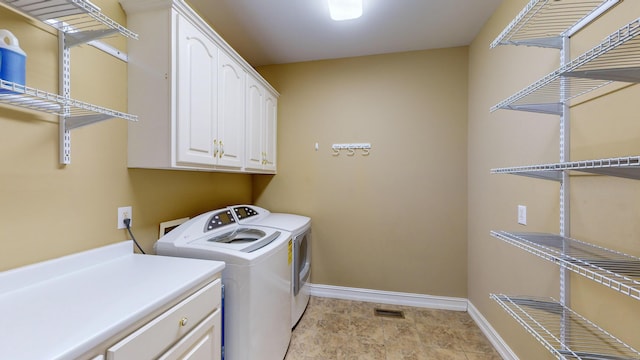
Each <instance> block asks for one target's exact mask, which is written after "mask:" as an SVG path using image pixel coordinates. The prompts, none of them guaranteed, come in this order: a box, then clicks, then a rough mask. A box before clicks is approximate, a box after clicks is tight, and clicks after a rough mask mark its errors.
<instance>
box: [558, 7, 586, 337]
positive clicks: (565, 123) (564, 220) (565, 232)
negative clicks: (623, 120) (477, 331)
mask: <svg viewBox="0 0 640 360" xmlns="http://www.w3.org/2000/svg"><path fill="white" fill-rule="evenodd" d="M585 19H586V18H585ZM586 24H587V23H585V24H584V25H582V26H585V25H586ZM576 31H577V30H576ZM570 61H571V56H570V39H569V37H568V36H563V37H562V49H561V50H560V66H561V67H564V66H565V65H566V64H567V63H568V62H570ZM568 90H569V89H568V80H567V79H566V78H564V77H561V78H560V103H561V104H562V114H561V115H560V162H561V163H564V162H567V161H569V160H570V158H571V157H570V139H571V136H570V129H571V126H570V111H569V110H570V109H569V105H568ZM569 186H570V185H569V173H568V172H567V171H562V180H561V181H560V236H565V237H569V236H571V228H570V224H571V220H570V216H571V212H570V204H569V194H570V192H569ZM565 247H566V245H565V244H563V253H566V252H567V251H568V250H569V249H566V248H565ZM570 279H571V273H570V270H568V269H566V268H562V269H560V304H561V305H562V306H563V313H562V321H561V331H560V337H561V341H560V343H561V344H566V343H567V342H566V339H565V338H566V336H567V333H570V331H571V329H570V328H569V326H570V322H569V321H568V314H567V313H566V309H567V307H568V306H569V304H570V303H571V293H570V288H571V283H570Z"/></svg>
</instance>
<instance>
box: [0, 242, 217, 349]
mask: <svg viewBox="0 0 640 360" xmlns="http://www.w3.org/2000/svg"><path fill="white" fill-rule="evenodd" d="M223 268H224V263H223V262H220V261H211V260H198V259H186V258H177V257H165V256H156V255H139V254H134V253H133V245H132V242H130V241H125V242H121V243H118V244H114V245H109V246H105V247H101V248H98V249H95V250H90V251H86V252H82V253H78V254H74V255H69V256H65V257H62V258H59V259H54V260H50V261H45V262H42V263H37V264H34V265H29V266H25V267H21V268H17V269H13V270H9V271H5V272H2V273H0V319H1V320H0V322H1V325H0V359H12V360H20V359H37V360H42V359H73V358H76V357H78V356H80V355H82V354H84V353H86V352H87V351H90V350H91V349H93V348H95V347H96V346H97V345H99V344H100V343H101V342H103V341H105V340H107V339H108V338H110V337H112V336H114V335H117V334H118V333H119V332H122V331H123V330H125V329H126V328H127V327H129V326H131V325H133V324H135V323H136V322H137V321H139V320H141V319H142V318H144V317H145V316H147V315H149V314H151V313H152V312H153V311H155V310H156V309H158V308H159V307H161V306H163V305H166V304H167V303H169V302H170V301H172V300H175V299H176V298H178V297H179V296H180V295H182V294H183V293H184V292H185V291H187V290H189V289H191V288H193V287H194V286H196V285H197V284H198V283H201V282H203V281H204V280H206V279H207V278H209V277H211V276H213V275H215V274H216V273H218V272H221V271H222V269H223Z"/></svg>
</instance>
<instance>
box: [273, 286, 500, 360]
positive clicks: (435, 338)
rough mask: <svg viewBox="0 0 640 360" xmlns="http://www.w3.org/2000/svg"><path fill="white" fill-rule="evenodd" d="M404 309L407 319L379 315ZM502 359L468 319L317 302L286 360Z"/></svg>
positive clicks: (311, 304)
mask: <svg viewBox="0 0 640 360" xmlns="http://www.w3.org/2000/svg"><path fill="white" fill-rule="evenodd" d="M375 308H380V309H386V310H400V311H403V312H404V315H405V317H404V318H389V317H381V316H375V314H374V309H375ZM320 359H322V360H500V356H499V355H498V353H497V352H496V351H495V350H494V349H493V347H492V346H491V343H490V342H489V341H488V340H487V339H486V338H485V336H484V335H483V334H482V332H481V331H480V329H479V328H478V327H477V326H476V324H475V322H474V321H473V319H471V317H470V316H469V314H467V313H466V312H460V311H447V310H434V309H424V308H416V307H407V306H397V305H386V304H374V303H367V302H360V301H348V300H340V299H330V298H318V297H312V298H311V301H310V302H309V306H308V307H307V310H306V311H305V313H304V315H303V317H302V319H301V320H300V321H299V323H298V325H297V326H296V328H295V329H294V331H293V335H292V338H291V344H290V346H289V351H288V353H287V356H286V358H285V360H320Z"/></svg>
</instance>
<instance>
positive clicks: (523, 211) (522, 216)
mask: <svg viewBox="0 0 640 360" xmlns="http://www.w3.org/2000/svg"><path fill="white" fill-rule="evenodd" d="M518 224H521V225H527V207H526V206H524V205H518Z"/></svg>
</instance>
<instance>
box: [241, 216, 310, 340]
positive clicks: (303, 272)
mask: <svg viewBox="0 0 640 360" xmlns="http://www.w3.org/2000/svg"><path fill="white" fill-rule="evenodd" d="M231 208H232V209H233V212H234V215H235V216H236V218H237V219H238V222H239V223H240V224H243V225H253V226H261V227H267V228H272V229H278V230H282V231H287V232H290V233H291V237H292V239H293V249H292V252H293V259H292V263H293V267H292V269H291V270H292V274H291V276H292V279H291V327H292V328H293V327H294V326H295V325H296V324H297V323H298V321H300V318H301V317H302V314H304V311H305V309H306V308H307V305H308V304H309V298H310V291H309V283H308V281H309V277H310V276H311V218H309V217H307V216H302V215H295V214H283V213H272V212H270V211H269V210H267V209H263V208H261V207H258V206H253V205H235V206H232V207H231Z"/></svg>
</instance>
